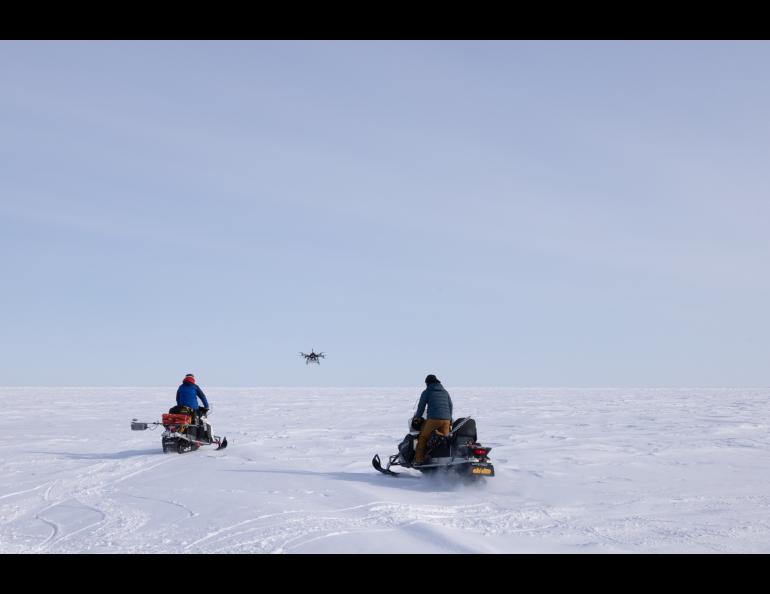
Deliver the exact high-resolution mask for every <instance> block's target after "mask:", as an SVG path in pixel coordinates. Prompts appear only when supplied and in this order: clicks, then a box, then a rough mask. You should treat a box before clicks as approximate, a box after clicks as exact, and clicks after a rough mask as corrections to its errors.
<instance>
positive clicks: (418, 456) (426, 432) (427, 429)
mask: <svg viewBox="0 0 770 594" xmlns="http://www.w3.org/2000/svg"><path fill="white" fill-rule="evenodd" d="M434 429H438V432H439V433H441V435H448V434H449V430H450V426H449V421H448V420H446V419H428V420H427V421H425V423H424V424H423V426H422V431H420V436H419V437H418V438H417V450H416V451H415V453H414V463H415V464H422V462H423V460H425V448H426V446H427V445H428V438H429V437H430V436H431V433H433V430H434Z"/></svg>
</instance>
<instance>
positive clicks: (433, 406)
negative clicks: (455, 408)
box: [414, 382, 452, 421]
mask: <svg viewBox="0 0 770 594" xmlns="http://www.w3.org/2000/svg"><path fill="white" fill-rule="evenodd" d="M426 405H427V407H428V418H429V419H445V420H449V421H451V420H452V399H451V398H450V397H449V392H447V391H446V390H445V389H444V386H442V385H441V384H440V383H438V382H436V383H434V384H430V385H429V386H428V387H427V388H425V391H424V392H423V393H422V395H421V396H420V403H419V404H418V405H417V412H416V413H415V415H414V416H416V417H421V416H422V412H423V411H424V410H425V406H426Z"/></svg>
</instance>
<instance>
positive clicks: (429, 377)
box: [425, 373, 441, 386]
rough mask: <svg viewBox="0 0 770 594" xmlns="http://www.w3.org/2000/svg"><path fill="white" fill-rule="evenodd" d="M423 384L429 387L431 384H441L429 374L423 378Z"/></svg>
mask: <svg viewBox="0 0 770 594" xmlns="http://www.w3.org/2000/svg"><path fill="white" fill-rule="evenodd" d="M425 383H426V384H428V385H429V386H430V385H431V384H440V383H441V382H440V381H438V378H437V377H436V376H435V375H433V374H432V373H431V374H430V375H429V376H428V377H426V378H425Z"/></svg>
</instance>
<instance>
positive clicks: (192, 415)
mask: <svg viewBox="0 0 770 594" xmlns="http://www.w3.org/2000/svg"><path fill="white" fill-rule="evenodd" d="M209 412H210V411H209V410H208V409H205V408H204V409H198V411H197V412H196V411H194V410H193V409H191V408H190V407H189V406H173V407H171V409H169V411H168V413H163V416H162V417H161V419H162V420H161V421H160V422H153V423H141V422H139V421H137V420H136V419H133V420H132V421H131V429H132V430H133V431H145V430H146V429H148V428H149V427H151V426H152V427H153V428H156V427H158V426H159V425H163V429H164V431H163V434H162V435H161V445H162V446H163V453H164V454H166V453H168V452H177V453H179V454H184V453H185V452H194V451H195V450H197V449H198V448H200V447H201V446H203V445H212V444H216V446H217V448H216V449H218V450H223V449H224V448H226V447H227V438H226V437H219V436H218V435H212V434H211V425H209V423H208V420H207V419H206V415H207V414H208V413H209Z"/></svg>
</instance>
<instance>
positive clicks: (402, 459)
mask: <svg viewBox="0 0 770 594" xmlns="http://www.w3.org/2000/svg"><path fill="white" fill-rule="evenodd" d="M423 422H424V419H422V418H421V417H415V418H413V419H411V420H410V422H409V433H408V434H407V435H406V437H404V439H403V440H402V441H401V443H400V444H398V453H397V454H393V455H392V456H391V457H390V458H389V459H388V464H387V465H386V466H385V468H383V467H382V463H381V462H380V456H379V455H378V454H375V455H374V458H372V466H374V468H376V469H377V470H379V471H380V472H382V473H383V474H387V475H390V476H398V474H399V473H397V472H393V471H392V470H391V469H390V467H391V466H403V467H404V468H415V469H417V470H419V471H420V472H422V473H423V474H428V473H435V472H437V471H448V472H454V473H456V474H458V475H460V476H462V477H466V478H469V479H475V478H482V477H491V476H495V468H494V466H492V463H491V462H490V461H489V451H490V450H491V449H492V448H488V447H485V446H482V445H481V444H480V443H478V441H477V439H478V438H477V436H476V421H474V420H473V419H472V418H471V417H463V418H460V419H457V420H456V421H455V422H454V423H452V429H451V430H450V432H449V435H446V436H444V435H441V434H439V433H438V432H434V433H433V435H431V436H430V437H429V438H428V444H427V450H426V455H425V460H424V461H423V463H422V464H420V465H415V464H414V456H415V447H416V446H417V437H418V436H419V435H420V429H421V428H422V424H423Z"/></svg>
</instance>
